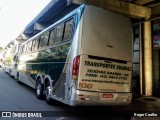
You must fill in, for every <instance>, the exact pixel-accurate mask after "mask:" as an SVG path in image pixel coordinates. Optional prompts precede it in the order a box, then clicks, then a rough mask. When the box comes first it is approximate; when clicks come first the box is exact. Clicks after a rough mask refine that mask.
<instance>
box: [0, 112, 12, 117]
mask: <svg viewBox="0 0 160 120" xmlns="http://www.w3.org/2000/svg"><path fill="white" fill-rule="evenodd" d="M11 115H12V114H11V112H2V117H12V116H11Z"/></svg>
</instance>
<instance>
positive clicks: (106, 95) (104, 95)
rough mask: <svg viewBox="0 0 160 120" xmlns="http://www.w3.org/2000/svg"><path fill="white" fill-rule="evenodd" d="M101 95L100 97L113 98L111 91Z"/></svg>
mask: <svg viewBox="0 0 160 120" xmlns="http://www.w3.org/2000/svg"><path fill="white" fill-rule="evenodd" d="M101 97H102V98H113V94H111V93H104V94H101Z"/></svg>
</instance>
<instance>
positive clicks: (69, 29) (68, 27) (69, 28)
mask: <svg viewBox="0 0 160 120" xmlns="http://www.w3.org/2000/svg"><path fill="white" fill-rule="evenodd" d="M73 25H74V23H73V19H71V20H69V21H67V22H66V24H65V31H64V38H63V40H71V38H72V34H73V27H74V26H73Z"/></svg>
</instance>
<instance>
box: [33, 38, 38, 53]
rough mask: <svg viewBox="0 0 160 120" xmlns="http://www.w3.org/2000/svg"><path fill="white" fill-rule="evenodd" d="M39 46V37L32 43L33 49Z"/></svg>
mask: <svg viewBox="0 0 160 120" xmlns="http://www.w3.org/2000/svg"><path fill="white" fill-rule="evenodd" d="M37 47H38V39H34V40H33V44H32V51H35V50H37Z"/></svg>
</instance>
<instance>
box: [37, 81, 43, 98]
mask: <svg viewBox="0 0 160 120" xmlns="http://www.w3.org/2000/svg"><path fill="white" fill-rule="evenodd" d="M43 90H44V86H43V84H42V83H41V81H40V79H38V80H37V82H36V96H37V98H38V99H43V98H44V94H43Z"/></svg>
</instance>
